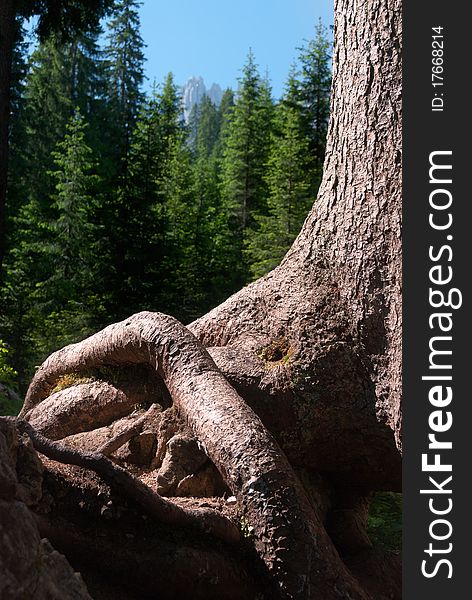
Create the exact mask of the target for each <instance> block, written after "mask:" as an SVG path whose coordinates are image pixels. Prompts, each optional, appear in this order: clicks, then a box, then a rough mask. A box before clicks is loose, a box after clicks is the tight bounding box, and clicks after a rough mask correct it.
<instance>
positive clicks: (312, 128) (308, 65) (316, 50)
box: [298, 20, 331, 185]
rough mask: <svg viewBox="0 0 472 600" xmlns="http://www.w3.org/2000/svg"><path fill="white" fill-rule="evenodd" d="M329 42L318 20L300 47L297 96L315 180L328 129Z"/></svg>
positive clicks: (321, 160) (318, 175) (320, 168)
mask: <svg viewBox="0 0 472 600" xmlns="http://www.w3.org/2000/svg"><path fill="white" fill-rule="evenodd" d="M330 49H331V43H330V41H329V39H328V34H327V30H326V27H324V26H323V25H322V23H321V20H320V21H319V23H318V24H317V26H316V28H315V36H314V38H313V39H311V40H309V41H307V42H306V43H305V45H304V46H303V47H302V48H300V55H299V61H300V67H301V69H300V71H301V72H300V91H299V99H298V102H299V103H300V107H301V114H302V118H303V123H304V126H305V129H306V133H307V136H308V138H309V142H310V145H309V151H310V156H311V165H312V171H313V174H314V179H315V182H316V181H317V182H318V185H319V181H320V180H321V174H322V170H323V161H324V154H325V147H326V135H327V132H328V119H329V111H330V88H331V55H330Z"/></svg>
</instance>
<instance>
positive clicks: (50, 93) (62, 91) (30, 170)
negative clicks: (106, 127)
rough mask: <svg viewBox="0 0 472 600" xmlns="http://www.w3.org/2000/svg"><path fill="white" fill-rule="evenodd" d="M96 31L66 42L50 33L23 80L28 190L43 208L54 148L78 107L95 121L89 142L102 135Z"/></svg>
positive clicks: (48, 191) (49, 185)
mask: <svg viewBox="0 0 472 600" xmlns="http://www.w3.org/2000/svg"><path fill="white" fill-rule="evenodd" d="M97 39H98V30H94V31H91V32H89V33H87V34H83V35H81V36H80V37H78V38H76V39H73V40H71V41H69V42H67V43H58V40H57V39H54V38H50V39H48V40H47V41H46V42H44V43H42V44H40V45H39V46H38V48H37V49H36V50H35V52H34V53H33V55H32V57H31V63H30V69H29V73H28V77H27V79H26V84H25V91H24V93H25V101H24V115H23V126H24V128H25V132H26V143H25V145H24V147H23V148H22V150H21V152H22V156H23V169H24V173H23V177H25V178H26V177H28V189H26V190H25V191H26V193H27V195H28V196H29V197H30V198H31V196H32V195H34V196H35V197H36V198H37V199H38V200H39V201H40V203H41V204H42V206H43V208H44V210H46V211H48V209H49V208H50V202H49V198H50V196H51V194H52V191H53V190H52V181H51V179H50V178H49V177H48V176H47V172H48V171H49V170H50V169H51V168H53V158H52V152H53V150H54V148H55V147H56V144H57V143H58V142H59V141H60V140H61V139H62V138H63V137H64V133H65V131H66V125H67V123H68V122H69V119H70V118H71V115H72V114H73V112H74V109H75V107H78V108H79V109H80V112H81V113H82V114H83V115H84V117H85V118H86V119H87V121H90V123H91V128H90V129H91V132H90V134H89V139H88V140H87V141H88V142H89V144H92V145H94V144H96V143H97V140H98V139H99V131H100V117H101V116H103V113H102V112H101V110H100V97H99V91H100V71H99V70H100V53H99V50H98V43H97Z"/></svg>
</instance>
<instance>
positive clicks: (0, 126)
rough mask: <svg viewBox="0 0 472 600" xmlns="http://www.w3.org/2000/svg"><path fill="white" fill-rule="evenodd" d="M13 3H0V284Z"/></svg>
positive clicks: (4, 245)
mask: <svg viewBox="0 0 472 600" xmlns="http://www.w3.org/2000/svg"><path fill="white" fill-rule="evenodd" d="M14 5H15V3H14V0H2V2H1V3H0V282H1V281H2V266H3V258H4V256H5V250H6V231H5V229H6V223H5V205H6V197H7V175H8V170H7V165H8V124H9V120H10V84H11V70H12V56H13V43H14V40H15V6H14Z"/></svg>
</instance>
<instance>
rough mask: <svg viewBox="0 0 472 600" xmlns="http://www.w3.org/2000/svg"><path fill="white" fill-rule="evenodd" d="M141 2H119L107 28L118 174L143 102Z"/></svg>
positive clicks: (107, 65) (109, 91) (109, 92)
mask: <svg viewBox="0 0 472 600" xmlns="http://www.w3.org/2000/svg"><path fill="white" fill-rule="evenodd" d="M139 6H140V2H139V1H138V0H116V2H115V4H114V7H113V13H112V18H111V20H110V22H109V24H108V28H107V29H108V31H107V44H106V47H105V50H104V55H105V77H106V80H107V82H108V85H107V97H108V115H109V128H110V130H111V131H110V134H109V135H110V140H109V143H110V144H112V147H113V149H114V150H115V153H114V159H115V161H116V168H117V170H118V172H119V173H123V172H125V171H126V169H127V160H128V153H129V150H130V142H131V135H132V132H133V128H134V125H135V122H136V119H137V117H138V114H139V109H140V106H141V103H142V101H143V92H142V84H143V81H144V52H143V49H144V42H143V39H142V37H141V34H140V20H139V12H138V8H139Z"/></svg>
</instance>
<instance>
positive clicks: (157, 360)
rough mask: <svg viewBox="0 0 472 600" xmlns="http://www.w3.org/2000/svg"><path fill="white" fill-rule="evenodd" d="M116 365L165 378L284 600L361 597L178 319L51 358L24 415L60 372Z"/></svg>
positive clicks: (129, 323)
mask: <svg viewBox="0 0 472 600" xmlns="http://www.w3.org/2000/svg"><path fill="white" fill-rule="evenodd" d="M120 363H124V364H130V363H137V364H140V363H147V364H150V365H153V366H154V368H155V369H156V371H157V372H158V373H159V375H161V377H162V379H163V381H164V383H165V385H166V387H167V389H168V390H169V392H170V394H171V396H172V398H173V400H174V402H175V404H176V406H177V407H178V409H179V410H180V412H181V413H182V414H183V415H184V417H185V419H186V421H187V423H188V424H189V426H190V427H191V429H192V431H193V432H194V434H195V436H196V437H197V439H198V440H199V441H200V443H201V444H202V446H203V448H204V449H205V452H206V454H207V455H208V456H209V457H210V458H211V460H212V461H213V463H214V464H215V465H216V466H217V468H218V470H219V471H220V473H221V474H222V476H223V479H224V480H225V482H226V483H227V485H228V487H229V488H230V489H231V491H232V492H233V493H234V494H235V495H236V496H238V499H239V501H240V504H241V506H242V507H243V513H244V516H245V518H246V519H247V522H248V524H249V526H250V527H251V528H252V532H253V535H254V545H255V547H256V549H257V551H258V553H259V555H260V556H261V557H262V559H263V560H264V562H265V564H266V565H267V567H268V569H269V572H270V573H271V574H272V575H273V577H274V579H275V580H277V581H278V582H279V585H280V590H281V593H282V595H283V597H286V598H314V597H316V596H320V597H324V598H326V599H329V598H345V597H347V596H348V595H351V596H352V597H356V598H363V597H364V594H363V593H362V591H361V589H360V588H359V587H358V586H357V584H356V582H355V580H354V579H353V578H352V577H351V576H350V574H349V572H348V571H347V569H346V568H345V567H344V564H343V562H342V561H341V559H340V558H339V556H338V554H337V552H336V549H335V547H334V546H333V544H332V543H331V541H330V539H329V537H328V535H327V534H326V532H325V529H324V527H323V524H322V523H321V520H320V516H319V515H318V514H317V512H315V511H314V510H313V508H312V507H311V505H310V504H309V501H308V499H307V497H306V494H305V492H304V490H303V487H302V486H301V484H300V482H299V480H298V479H297V477H296V476H295V473H294V472H293V469H292V467H291V465H290V463H289V462H288V460H287V458H286V457H285V455H284V453H283V452H282V451H281V449H280V448H279V447H278V445H277V443H276V442H275V440H274V439H273V438H272V436H271V435H270V434H269V433H268V431H267V429H266V428H265V427H264V426H263V425H262V423H261V421H260V420H259V419H258V418H257V416H256V415H255V414H254V412H253V411H252V410H251V409H250V408H249V407H248V406H247V404H246V403H245V402H244V401H243V400H242V398H241V397H240V396H239V395H238V394H237V393H236V392H235V391H234V389H233V388H232V387H231V386H230V385H229V384H228V383H227V381H226V379H225V377H224V376H223V375H222V373H221V372H220V371H219V370H218V368H217V367H216V365H215V363H214V362H213V360H212V359H211V357H210V356H209V355H208V353H207V352H206V351H205V350H204V349H203V347H202V346H201V345H200V343H199V342H198V341H197V340H196V339H195V338H194V336H193V335H192V334H191V333H190V332H189V331H188V330H187V329H186V328H185V327H183V326H182V325H180V323H178V321H176V320H175V319H173V318H172V317H168V316H166V315H161V314H159V313H139V314H137V315H134V316H133V317H130V318H129V319H127V320H126V321H123V322H122V323H117V324H114V325H110V326H109V327H107V328H105V329H104V330H103V331H101V332H99V333H97V334H95V335H93V336H91V337H90V338H87V339H86V340H84V341H83V342H80V343H78V344H73V345H71V346H67V347H66V348H63V349H62V350H59V351H58V352H56V353H54V354H52V355H51V356H50V357H49V358H48V359H47V361H46V362H45V363H43V365H42V366H41V367H40V369H39V370H38V371H37V372H36V375H35V376H34V378H33V381H32V382H31V385H30V387H29V389H28V393H27V395H26V398H25V404H24V406H23V409H22V413H23V414H28V413H29V411H31V410H32V409H33V407H34V406H35V405H36V404H37V403H38V402H42V401H43V400H44V399H45V398H46V397H47V395H48V393H49V392H50V390H51V388H52V387H53V386H54V384H55V382H56V381H57V379H58V378H59V377H60V376H62V375H64V374H66V373H68V372H71V371H74V372H75V371H79V372H80V371H84V370H87V369H89V368H91V367H93V368H97V367H100V366H102V365H116V364H120ZM320 573H323V577H320V576H319V574H320Z"/></svg>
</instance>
